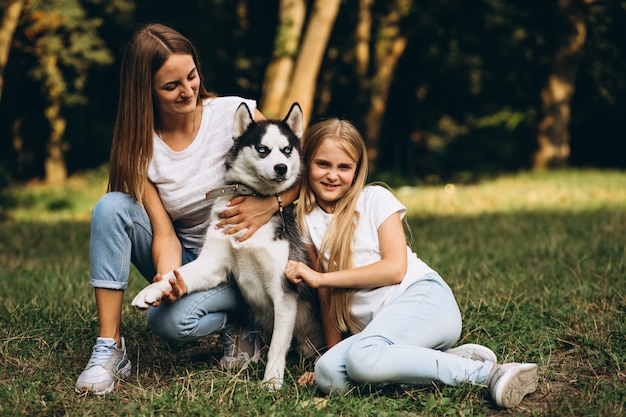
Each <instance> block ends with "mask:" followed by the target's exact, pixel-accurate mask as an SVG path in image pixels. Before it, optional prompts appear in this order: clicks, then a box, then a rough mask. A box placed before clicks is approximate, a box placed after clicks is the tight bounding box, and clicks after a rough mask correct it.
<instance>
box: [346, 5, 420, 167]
mask: <svg viewBox="0 0 626 417" xmlns="http://www.w3.org/2000/svg"><path fill="white" fill-rule="evenodd" d="M412 4H413V1H412V0H393V1H392V2H390V3H389V4H387V5H386V6H387V7H386V10H384V11H383V13H382V15H381V17H380V19H379V25H378V30H377V33H376V34H375V35H374V36H372V35H370V36H367V35H366V34H365V30H366V29H367V27H370V28H371V25H370V24H369V22H368V21H369V20H371V12H370V11H369V10H368V9H369V8H370V7H371V5H372V2H371V1H367V0H364V1H361V2H360V4H359V7H360V10H359V24H358V26H357V40H358V41H359V42H358V43H357V57H358V60H357V70H358V72H359V73H360V74H364V70H365V69H366V67H367V66H368V65H367V64H368V62H367V58H366V57H367V56H373V57H374V62H372V65H373V68H374V69H373V75H372V76H371V78H368V79H367V82H364V81H362V82H361V85H369V86H370V88H369V89H368V90H366V91H368V92H369V96H370V107H369V110H368V111H367V113H366V115H365V138H364V139H365V143H366V144H367V150H368V157H369V162H370V165H371V168H374V167H375V166H376V159H377V157H378V147H379V144H378V142H379V137H380V132H381V129H382V123H383V119H384V116H385V110H386V105H387V100H388V98H389V89H390V87H391V83H392V81H393V78H394V74H395V70H396V66H397V64H398V61H399V60H400V58H401V57H402V55H403V54H404V50H405V49H406V45H407V40H408V38H409V36H410V35H409V34H408V33H407V32H408V30H407V29H406V28H405V27H404V26H405V25H403V23H404V22H405V21H406V19H407V17H408V16H409V15H410V12H411V8H412ZM409 30H410V29H409ZM365 39H373V43H374V44H373V48H374V53H373V54H369V53H366V52H365V51H364V49H365V45H364V41H365ZM361 78H363V76H362V75H361Z"/></svg>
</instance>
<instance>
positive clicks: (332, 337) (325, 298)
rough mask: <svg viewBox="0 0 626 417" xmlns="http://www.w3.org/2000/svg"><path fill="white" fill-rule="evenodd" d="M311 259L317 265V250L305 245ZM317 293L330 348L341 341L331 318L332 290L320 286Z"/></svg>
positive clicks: (327, 344)
mask: <svg viewBox="0 0 626 417" xmlns="http://www.w3.org/2000/svg"><path fill="white" fill-rule="evenodd" d="M305 246H306V250H307V252H308V254H309V258H310V259H311V265H317V250H315V246H313V245H305ZM317 294H318V296H319V300H320V312H321V316H322V328H323V329H324V337H325V339H326V348H327V349H330V348H331V347H333V346H335V345H336V344H337V343H339V342H341V333H340V332H339V331H338V330H337V329H336V328H335V326H334V325H333V324H332V322H331V320H330V314H329V310H330V291H329V290H328V288H318V290H317Z"/></svg>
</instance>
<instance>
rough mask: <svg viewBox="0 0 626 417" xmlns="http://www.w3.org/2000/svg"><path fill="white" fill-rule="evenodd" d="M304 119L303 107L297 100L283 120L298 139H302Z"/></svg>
mask: <svg viewBox="0 0 626 417" xmlns="http://www.w3.org/2000/svg"><path fill="white" fill-rule="evenodd" d="M302 119H303V116H302V109H301V108H300V104H298V103H297V102H296V103H293V104H292V105H291V108H290V109H289V113H287V116H285V119H284V120H283V122H285V123H286V124H287V126H289V129H291V131H292V132H293V133H294V134H295V135H296V136H297V137H298V139H302V123H303V122H302Z"/></svg>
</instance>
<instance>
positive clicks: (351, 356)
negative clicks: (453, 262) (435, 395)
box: [315, 274, 493, 393]
mask: <svg viewBox="0 0 626 417" xmlns="http://www.w3.org/2000/svg"><path fill="white" fill-rule="evenodd" d="M460 335H461V314H460V312H459V308H458V305H457V303H456V300H455V299H454V295H453V294H452V291H451V290H450V287H448V285H447V284H446V283H445V282H444V280H443V279H442V278H441V277H440V276H439V275H438V274H430V275H427V276H425V277H424V279H422V280H420V281H418V282H416V283H414V284H412V285H411V286H409V287H408V288H407V289H406V291H405V292H404V293H403V294H402V295H400V296H399V297H398V298H396V299H395V300H393V301H392V302H390V303H389V304H387V305H385V306H384V307H383V308H382V309H381V310H380V311H379V312H378V313H377V314H375V316H374V318H373V320H372V321H371V322H370V323H369V324H368V325H367V327H366V328H365V329H363V331H362V332H360V333H358V334H355V335H352V336H351V337H349V338H346V339H345V340H342V341H341V342H340V343H338V344H337V345H335V346H333V347H332V348H331V349H330V350H329V351H328V352H326V353H325V354H324V355H322V357H321V358H320V359H319V360H318V361H317V363H316V365H315V380H316V382H317V385H318V387H319V388H320V390H321V391H323V392H325V393H330V392H338V393H345V392H347V391H349V390H350V389H351V388H352V387H353V386H354V385H360V384H372V385H378V384H383V383H404V384H418V385H424V384H428V383H431V382H442V383H444V384H447V385H459V384H461V383H463V382H472V383H482V382H484V381H485V380H486V379H487V376H488V375H489V371H490V369H491V366H492V365H493V364H492V363H491V362H485V363H483V362H480V361H473V360H471V359H466V358H461V357H459V356H455V355H452V354H449V353H445V352H442V351H443V350H446V349H449V348H450V347H452V346H453V345H454V344H455V343H456V342H457V340H458V339H459V336H460Z"/></svg>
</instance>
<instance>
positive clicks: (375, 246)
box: [304, 185, 435, 328]
mask: <svg viewBox="0 0 626 417" xmlns="http://www.w3.org/2000/svg"><path fill="white" fill-rule="evenodd" d="M356 210H357V211H358V212H359V224H358V225H357V229H356V231H355V235H354V239H353V241H352V250H353V267H354V268H358V267H361V266H365V265H369V264H372V263H374V262H377V261H380V260H381V259H382V256H381V252H380V242H379V239H378V228H379V227H380V225H381V224H383V222H384V221H385V220H387V219H388V218H389V216H391V215H392V214H394V213H396V212H398V213H400V217H401V218H403V217H404V215H405V214H406V207H405V206H404V205H403V204H402V203H401V202H400V201H398V199H397V198H396V197H395V196H394V195H393V194H392V193H391V192H390V191H389V190H387V189H386V188H384V187H381V186H377V185H371V186H367V187H365V188H364V189H363V191H362V192H361V194H360V196H359V200H358V201H357V208H356ZM332 216H333V215H332V214H329V213H325V212H324V211H323V210H322V209H321V208H320V207H319V206H318V207H316V208H315V209H314V210H313V211H312V212H311V213H309V214H308V215H307V216H306V217H305V224H306V227H307V232H308V233H305V238H304V239H305V243H307V244H313V246H315V248H316V249H317V251H318V253H319V249H320V246H321V244H322V239H323V238H324V234H325V233H326V229H327V228H328V224H329V223H330V220H331V219H332ZM406 251H407V260H408V263H407V271H406V274H405V276H404V279H403V280H402V282H401V283H399V284H395V285H387V286H384V287H378V288H372V289H358V290H356V291H355V292H354V294H353V295H352V304H351V310H350V313H351V315H352V319H353V320H354V322H355V324H356V325H358V326H359V327H360V328H364V327H365V326H367V324H369V322H370V321H371V320H372V318H373V317H374V315H375V314H376V313H377V312H378V311H379V310H380V309H381V308H382V307H383V306H384V305H385V304H387V303H388V302H390V301H392V300H393V299H395V298H396V297H398V296H399V295H400V294H402V292H404V290H405V289H406V288H407V287H408V286H409V285H411V284H413V283H414V282H416V281H419V280H420V279H422V278H423V277H424V276H425V275H427V274H430V273H434V272H435V271H434V270H433V269H432V268H430V267H429V266H428V265H426V263H424V262H423V261H422V260H421V259H419V258H418V257H417V255H416V254H415V253H414V252H413V251H412V250H411V248H409V247H408V246H407V248H406ZM323 263H324V267H325V268H326V267H327V265H328V256H327V255H326V256H324V259H323Z"/></svg>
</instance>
